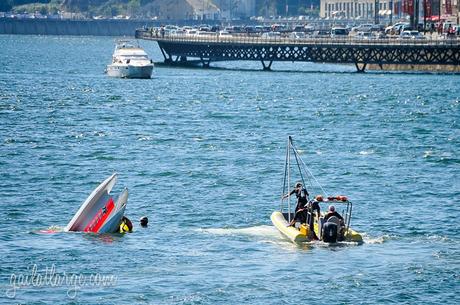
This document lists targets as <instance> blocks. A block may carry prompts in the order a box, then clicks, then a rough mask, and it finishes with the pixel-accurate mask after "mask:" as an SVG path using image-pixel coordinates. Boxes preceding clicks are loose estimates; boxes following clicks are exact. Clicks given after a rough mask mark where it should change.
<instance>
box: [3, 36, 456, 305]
mask: <svg viewBox="0 0 460 305" xmlns="http://www.w3.org/2000/svg"><path fill="white" fill-rule="evenodd" d="M141 44H142V46H143V47H145V49H146V51H147V52H148V53H149V54H150V55H151V57H152V58H153V59H154V60H155V61H157V62H160V61H162V60H163V58H162V55H161V52H160V51H159V49H158V47H157V45H156V43H154V42H147V41H142V42H141ZM0 46H1V47H0V58H2V64H1V66H0V186H1V190H2V193H1V196H0V199H1V201H0V206H1V209H0V219H2V226H1V233H2V234H1V235H0V303H2V304H254V305H257V304H264V305H265V304H458V303H459V302H460V298H459V296H458V292H459V291H460V285H459V280H460V264H459V260H460V249H459V233H460V230H459V228H460V225H459V224H460V222H459V217H460V207H459V198H460V128H459V125H460V110H459V108H460V107H459V104H460V76H459V75H452V74H426V73H381V72H367V73H364V74H358V73H355V69H354V67H349V66H333V65H319V64H291V63H274V64H273V66H272V68H273V69H274V70H275V71H274V72H267V71H261V67H262V65H261V64H260V63H257V62H236V63H218V64H214V65H213V64H212V63H211V66H212V67H213V68H211V69H202V68H187V69H185V68H170V67H164V66H160V65H157V66H156V67H155V69H154V75H153V78H152V79H150V80H124V79H115V78H109V77H107V76H106V75H104V74H103V71H104V69H105V66H106V64H108V63H109V61H110V59H111V55H112V51H113V47H114V39H113V38H104V37H102V38H101V37H94V38H93V37H58V36H54V37H53V36H0ZM288 135H292V136H293V137H294V140H295V143H296V145H297V146H298V147H299V148H300V149H301V153H302V158H303V159H304V160H305V161H306V163H307V164H308V166H309V168H310V170H311V171H312V172H313V173H315V175H316V178H317V179H318V181H319V182H320V183H321V184H322V185H323V187H324V188H325V189H326V190H327V192H328V193H329V194H343V195H347V196H348V197H349V198H350V200H352V201H353V202H354V217H353V220H352V226H353V228H354V229H355V230H357V231H359V232H361V233H362V234H363V235H364V244H362V245H360V246H356V245H348V246H341V247H331V246H325V245H321V244H318V243H314V244H309V245H303V246H296V245H293V244H292V243H290V242H289V241H286V240H285V239H283V238H282V237H281V235H280V234H279V233H278V232H277V230H276V229H275V228H274V227H273V226H272V224H271V222H270V214H271V213H272V212H273V211H274V210H275V209H277V208H278V207H279V203H280V196H281V192H282V179H283V170H284V157H285V147H286V144H287V136H288ZM113 172H117V173H118V174H119V181H118V183H117V185H116V186H115V188H114V193H115V194H117V193H118V192H120V191H121V190H122V188H123V187H124V186H127V187H128V189H129V192H130V195H129V202H128V207H127V216H128V217H130V218H131V219H132V220H133V221H134V222H135V230H134V233H132V234H126V235H124V236H122V235H89V234H81V233H63V232H60V233H55V234H46V233H43V232H41V230H46V229H48V228H50V227H54V228H56V227H57V228H62V227H64V226H65V225H66V224H67V222H68V221H69V220H70V219H71V218H72V216H73V215H74V213H75V212H76V211H77V209H78V207H79V206H80V204H81V203H82V202H83V201H84V200H85V198H86V197H87V196H88V195H89V194H90V193H91V191H92V190H93V189H94V188H95V187H96V186H97V185H98V184H99V183H100V182H101V181H102V180H104V179H105V178H107V177H108V176H109V175H111V174H112V173H113ZM314 191H315V190H312V192H314ZM321 208H322V209H325V208H326V206H325V205H322V206H321ZM144 215H146V216H148V217H149V219H150V223H149V227H148V228H145V229H144V228H140V227H139V225H138V224H137V220H138V219H139V218H140V217H141V216H144ZM53 268H54V269H53ZM53 270H54V271H53ZM51 274H53V275H54V279H57V278H59V279H61V282H51V281H48V282H47V281H46V280H45V277H46V276H47V275H48V276H49V275H51ZM40 276H41V279H42V281H41V282H40V281H38V280H39V278H40ZM97 276H99V277H107V278H112V279H114V280H113V281H108V282H107V285H105V286H104V285H102V283H101V282H98V281H97V280H94V279H95V278H96V279H98V278H97Z"/></svg>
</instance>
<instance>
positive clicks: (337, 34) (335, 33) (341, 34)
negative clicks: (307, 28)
mask: <svg viewBox="0 0 460 305" xmlns="http://www.w3.org/2000/svg"><path fill="white" fill-rule="evenodd" d="M347 36H348V30H347V29H346V28H341V27H333V28H332V29H331V38H345V37H347Z"/></svg>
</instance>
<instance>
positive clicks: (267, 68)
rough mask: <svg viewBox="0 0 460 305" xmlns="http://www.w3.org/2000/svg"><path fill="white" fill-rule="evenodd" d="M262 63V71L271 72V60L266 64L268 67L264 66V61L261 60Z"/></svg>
mask: <svg viewBox="0 0 460 305" xmlns="http://www.w3.org/2000/svg"><path fill="white" fill-rule="evenodd" d="M261 62H262V66H263V67H264V71H271V70H272V63H273V60H270V62H269V63H268V65H266V64H265V61H263V60H261Z"/></svg>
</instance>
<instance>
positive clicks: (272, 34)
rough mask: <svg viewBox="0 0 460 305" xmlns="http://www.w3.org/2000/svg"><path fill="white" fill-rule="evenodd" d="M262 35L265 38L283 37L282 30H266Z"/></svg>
mask: <svg viewBox="0 0 460 305" xmlns="http://www.w3.org/2000/svg"><path fill="white" fill-rule="evenodd" d="M260 37H262V38H265V39H277V38H278V39H279V38H281V33H280V32H265V33H263V34H262V35H261V36H260Z"/></svg>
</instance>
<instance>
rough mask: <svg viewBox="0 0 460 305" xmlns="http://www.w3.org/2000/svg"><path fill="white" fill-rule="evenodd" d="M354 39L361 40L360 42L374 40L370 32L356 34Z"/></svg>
mask: <svg viewBox="0 0 460 305" xmlns="http://www.w3.org/2000/svg"><path fill="white" fill-rule="evenodd" d="M355 38H356V39H361V40H369V39H374V38H375V37H374V36H373V35H372V33H371V32H358V33H357V34H356V36H355Z"/></svg>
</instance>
